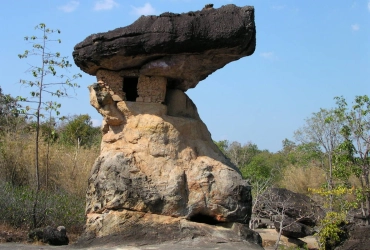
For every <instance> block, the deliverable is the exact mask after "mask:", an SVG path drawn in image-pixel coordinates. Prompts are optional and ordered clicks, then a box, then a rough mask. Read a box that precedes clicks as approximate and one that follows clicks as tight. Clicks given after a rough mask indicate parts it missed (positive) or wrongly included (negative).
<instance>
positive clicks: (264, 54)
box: [260, 52, 277, 60]
mask: <svg viewBox="0 0 370 250" xmlns="http://www.w3.org/2000/svg"><path fill="white" fill-rule="evenodd" d="M260 56H262V57H263V58H265V59H268V60H275V59H277V57H276V55H275V53H274V52H262V53H261V54H260Z"/></svg>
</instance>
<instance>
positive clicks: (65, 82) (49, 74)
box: [18, 23, 81, 227]
mask: <svg viewBox="0 0 370 250" xmlns="http://www.w3.org/2000/svg"><path fill="white" fill-rule="evenodd" d="M35 29H36V30H37V31H38V32H40V33H41V34H40V36H26V37H25V38H24V39H25V41H27V42H29V43H30V44H31V50H25V52H24V53H23V54H19V55H18V57H19V58H20V59H25V58H29V57H31V56H36V57H37V60H38V61H39V63H38V64H37V65H31V66H30V68H29V69H28V70H27V73H29V74H30V75H31V77H32V79H31V80H23V79H21V80H20V83H21V84H22V85H25V86H27V87H30V88H31V92H30V97H28V98H26V97H18V100H19V101H22V102H26V103H28V104H29V105H27V106H26V107H25V108H24V109H22V113H23V114H26V115H29V116H32V117H34V118H35V119H36V122H35V130H36V135H35V179H36V198H35V203H34V209H33V211H34V214H33V227H37V225H38V221H37V218H36V207H37V200H38V193H39V191H40V176H39V142H40V125H41V123H42V120H43V119H44V118H45V112H48V111H49V114H50V111H54V112H55V113H56V115H57V116H58V115H59V111H58V109H59V108H60V107H61V104H60V103H57V102H52V101H50V100H46V99H47V98H48V97H49V98H54V97H64V96H68V93H67V89H68V88H74V87H78V85H77V84H76V83H74V82H73V81H74V80H76V79H77V78H78V77H81V74H77V75H73V76H72V77H69V76H68V75H64V74H58V72H57V70H59V69H63V70H67V69H68V68H70V67H71V66H72V64H71V63H70V62H69V61H68V60H67V57H62V56H61V54H60V53H59V52H53V51H51V50H50V48H51V44H52V43H53V42H56V43H61V40H60V39H58V38H54V36H55V35H57V34H60V30H58V29H56V30H53V29H50V28H47V27H46V25H45V24H44V23H40V24H39V25H37V26H36V27H35Z"/></svg>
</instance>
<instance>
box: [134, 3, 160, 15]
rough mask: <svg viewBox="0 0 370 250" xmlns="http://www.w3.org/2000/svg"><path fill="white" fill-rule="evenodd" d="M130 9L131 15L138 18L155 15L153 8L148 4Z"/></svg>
mask: <svg viewBox="0 0 370 250" xmlns="http://www.w3.org/2000/svg"><path fill="white" fill-rule="evenodd" d="M131 7H132V9H133V10H132V13H133V14H135V15H138V16H141V15H154V14H155V12H156V11H155V9H154V8H153V6H152V5H151V4H150V3H146V4H144V6H143V7H135V6H131Z"/></svg>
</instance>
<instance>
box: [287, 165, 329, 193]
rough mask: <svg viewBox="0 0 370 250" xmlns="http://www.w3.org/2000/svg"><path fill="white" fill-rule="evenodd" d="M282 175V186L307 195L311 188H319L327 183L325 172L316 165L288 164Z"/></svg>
mask: <svg viewBox="0 0 370 250" xmlns="http://www.w3.org/2000/svg"><path fill="white" fill-rule="evenodd" d="M282 176H283V179H282V180H281V182H280V185H281V186H282V187H285V188H286V189H289V190H291V191H293V192H296V193H301V194H306V195H307V194H309V191H308V189H309V188H319V187H320V186H321V185H322V184H323V183H325V172H324V171H323V170H322V169H321V168H318V167H316V166H309V167H297V166H288V167H286V168H285V170H284V172H283V174H282Z"/></svg>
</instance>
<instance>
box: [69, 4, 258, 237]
mask: <svg viewBox="0 0 370 250" xmlns="http://www.w3.org/2000/svg"><path fill="white" fill-rule="evenodd" d="M254 49H255V25H254V9H253V7H242V8H240V7H236V6H235V5H227V6H223V7H221V8H219V9H213V7H212V6H206V8H204V9H203V10H202V11H196V12H189V13H185V14H181V15H180V14H173V13H164V14H162V15H160V16H145V17H141V18H139V19H138V20H137V21H136V22H135V23H133V24H132V25H130V26H127V27H124V28H119V29H116V30H113V31H109V32H106V33H99V34H95V35H91V36H89V37H87V38H86V39H85V40H84V41H83V42H81V43H79V44H77V45H76V47H75V50H74V52H73V56H74V59H75V62H76V64H77V65H78V66H79V67H80V68H81V69H82V70H83V71H85V72H87V73H89V74H92V75H96V76H97V83H95V84H93V85H91V86H90V87H89V90H90V102H91V105H92V106H94V107H95V108H96V109H97V111H98V112H99V113H100V114H102V116H103V118H104V120H103V125H102V131H103V139H102V144H101V154H100V156H99V157H98V159H97V160H96V162H95V164H94V166H93V169H92V172H91V177H90V178H89V181H88V191H87V205H86V213H87V223H86V229H85V239H86V237H87V238H91V239H97V238H101V237H103V236H106V237H109V236H112V235H120V237H119V239H120V240H124V241H128V240H130V239H131V240H132V239H136V240H137V239H138V238H140V237H144V235H145V237H146V238H145V239H147V240H149V241H150V239H152V240H154V241H164V240H171V239H173V238H174V237H176V238H178V237H181V238H184V237H190V238H193V237H196V236H195V234H196V235H198V234H199V235H203V236H206V235H208V236H209V237H210V238H212V239H215V241H217V242H219V240H220V237H221V238H222V239H223V240H221V241H230V239H231V238H232V237H231V236H230V235H229V234H227V233H226V234H223V233H220V232H216V231H217V230H216V229H215V228H213V229H211V228H212V227H211V226H208V225H207V228H205V227H201V226H199V225H203V224H201V223H206V224H211V225H214V224H217V225H218V224H220V223H224V225H228V226H229V227H230V229H228V230H234V231H235V230H236V231H237V233H236V234H235V233H233V235H234V236H235V237H234V239H233V240H234V241H243V240H245V239H246V238H248V237H252V236H253V235H254V234H253V233H250V232H249V233H248V229H247V227H246V226H244V225H246V224H248V222H249V218H250V216H251V190H250V185H249V184H248V182H247V181H245V180H243V179H242V176H241V174H240V172H239V170H238V169H237V168H236V167H235V166H234V165H233V164H232V163H231V162H230V161H229V160H228V159H227V158H226V157H225V156H224V155H223V154H222V152H221V151H220V150H219V149H218V148H217V146H216V145H215V144H214V143H213V141H212V139H211V135H210V133H209V132H208V129H207V127H206V126H205V124H204V123H203V122H202V121H201V119H200V118H199V115H198V112H197V108H196V106H195V105H194V103H193V102H192V101H191V100H190V98H189V97H188V96H187V95H186V94H185V93H184V91H185V90H187V89H188V88H192V87H195V86H196V84H197V83H198V82H199V81H200V80H202V79H204V78H206V77H207V76H208V75H209V74H211V73H212V72H214V71H215V70H217V69H219V68H221V67H223V66H224V65H225V64H227V63H229V62H231V61H234V60H238V59H240V58H241V57H243V56H247V55H250V54H252V53H253V51H254ZM199 222H201V223H199ZM230 223H231V224H230ZM233 223H234V224H233ZM238 223H239V224H238ZM213 227H214V226H213ZM233 228H234V229H233ZM212 230H213V231H212ZM215 230H216V231H215ZM236 231H235V232H236ZM223 232H224V231H223ZM225 232H226V231H225ZM215 235H217V237H216V236H215ZM251 235H252V236H251ZM253 237H254V236H253ZM254 238H255V237H254ZM257 238H258V237H257ZM257 242H259V240H258V239H257Z"/></svg>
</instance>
